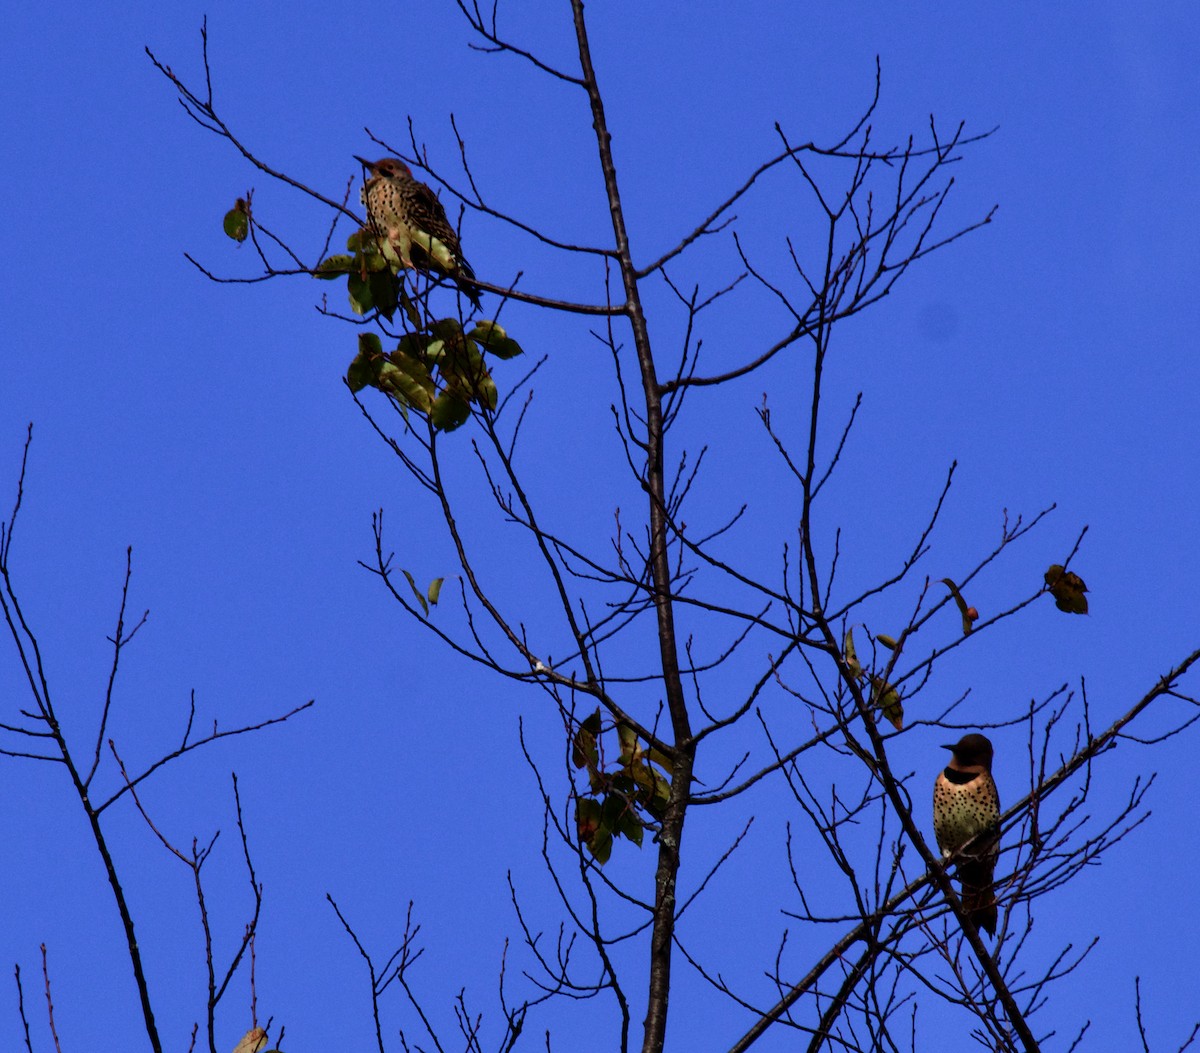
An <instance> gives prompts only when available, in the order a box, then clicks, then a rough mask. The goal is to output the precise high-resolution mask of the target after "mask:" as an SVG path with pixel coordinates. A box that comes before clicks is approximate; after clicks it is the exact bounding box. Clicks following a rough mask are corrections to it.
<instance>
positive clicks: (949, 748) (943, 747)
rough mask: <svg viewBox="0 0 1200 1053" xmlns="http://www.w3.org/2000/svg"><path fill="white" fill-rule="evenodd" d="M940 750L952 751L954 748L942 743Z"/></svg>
mask: <svg viewBox="0 0 1200 1053" xmlns="http://www.w3.org/2000/svg"><path fill="white" fill-rule="evenodd" d="M942 749H944V750H952V749H954V747H953V746H952V745H950V743H948V742H943V743H942Z"/></svg>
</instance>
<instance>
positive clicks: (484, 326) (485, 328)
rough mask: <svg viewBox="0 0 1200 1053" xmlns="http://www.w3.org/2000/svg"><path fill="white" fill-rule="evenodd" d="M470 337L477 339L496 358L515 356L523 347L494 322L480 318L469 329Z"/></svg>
mask: <svg viewBox="0 0 1200 1053" xmlns="http://www.w3.org/2000/svg"><path fill="white" fill-rule="evenodd" d="M470 336H471V339H473V340H477V341H479V343H480V344H482V345H483V347H484V348H485V349H486V350H487V351H488V353H489V354H493V355H495V356H496V357H497V358H516V357H517V355H521V354H524V353H525V352H524V349H523V348H522V347H521V345H520V344H518V343H517V342H516V341H515V340H513V339H512V337H510V336H509V335H508V334H507V333H506V332H505V331H504V330H503V328H501V327H500V326H498V325H497V324H496V323H495V322H491V321H488V320H487V319H481V320H480V321H478V322H476V323H475V328H474V329H472V330H471V333H470Z"/></svg>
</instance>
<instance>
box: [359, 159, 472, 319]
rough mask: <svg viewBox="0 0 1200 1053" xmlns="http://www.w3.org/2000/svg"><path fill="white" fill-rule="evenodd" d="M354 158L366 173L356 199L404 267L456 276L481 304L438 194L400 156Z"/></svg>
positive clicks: (462, 287)
mask: <svg viewBox="0 0 1200 1053" xmlns="http://www.w3.org/2000/svg"><path fill="white" fill-rule="evenodd" d="M354 160H356V161H357V162H359V164H361V165H362V166H363V167H364V168H365V169H367V171H368V172H370V175H369V177H368V178H367V180H366V182H365V183H363V187H362V191H361V192H360V198H361V200H362V203H363V204H364V205H366V206H367V219H368V223H369V225H370V227H371V229H372V230H373V231H374V233H375V235H376V236H377V237H379V238H381V239H383V242H384V244H386V245H390V246H391V248H392V249H393V250H394V252H395V253H396V255H397V256H398V257H399V260H400V263H401V265H402V266H405V267H412V268H414V269H415V270H419V271H426V272H429V271H432V272H433V273H435V274H441V275H444V276H446V277H447V278H452V279H454V281H455V283H456V284H457V285H458V287H459V289H461V290H462V291H463V293H464V294H465V295H466V296H467V298H468V299H469V300H470V301H471V303H472V304H474V305H475V306H476V307H479V288H478V287H477V286H476V285H475V284H474V282H473V281H472V280H471V279H473V278H474V277H475V272H474V271H473V270H472V269H471V265H470V264H469V263H468V262H467V261H466V259H465V258H464V256H463V254H462V247H461V246H460V245H459V243H458V233H457V231H455V229H454V228H453V227H452V226H451V225H450V221H449V220H448V219H447V218H446V210H445V209H444V208H442V203H441V201H439V200H438V196H437V194H435V193H434V192H433V190H431V189H430V188H429V187H427V186H426V185H425V184H424V183H421V182H419V181H418V180H416V179H414V178H413V174H412V170H411V169H410V168H409V167H408V165H406V164H405V163H404V162H403V161H401V160H400V158H398V157H384V158H382V159H380V160H378V161H367V160H366V159H364V158H362V157H359V156H358V155H357V154H355V155H354Z"/></svg>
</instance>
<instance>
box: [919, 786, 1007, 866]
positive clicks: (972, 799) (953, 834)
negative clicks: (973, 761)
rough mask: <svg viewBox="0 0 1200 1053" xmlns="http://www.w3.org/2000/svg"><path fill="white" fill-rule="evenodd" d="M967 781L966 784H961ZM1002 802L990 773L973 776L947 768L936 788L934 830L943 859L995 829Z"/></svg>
mask: <svg viewBox="0 0 1200 1053" xmlns="http://www.w3.org/2000/svg"><path fill="white" fill-rule="evenodd" d="M964 776H965V777H966V781H960V780H962V779H963V778H964ZM999 818H1000V798H999V795H998V794H997V793H996V784H995V782H993V781H992V777H991V776H990V775H989V774H988V773H987V772H979V773H978V774H975V775H971V774H970V773H967V772H960V771H956V770H954V769H953V768H947V769H946V770H945V771H943V772H942V773H941V774H940V775H938V777H937V781H936V782H935V783H934V785H933V830H934V833H935V834H936V835H937V843H938V848H939V849H941V852H942V855H943V857H945V856H949V855H951V854H952V853H954V852H955V851H957V850H958V849H959V848H960V847H962V846H963V845H964V844H966V843H967V842H968V841H970V840H971V839H972V838H973V837H977V836H978V835H980V834H982V833H984V832H985V831H987V830H989V829H991V828H993V827H994V826H995V825H996V823H997V821H998V820H999Z"/></svg>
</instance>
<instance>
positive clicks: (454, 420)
mask: <svg viewBox="0 0 1200 1053" xmlns="http://www.w3.org/2000/svg"><path fill="white" fill-rule="evenodd" d="M470 416H471V407H470V406H468V405H467V403H466V402H464V401H463V400H462V399H461V398H459V396H458V395H456V394H455V393H454V392H452V391H449V390H447V391H443V392H442V393H441V394H440V395H438V397H437V398H436V399H435V400H434V403H433V408H432V409H431V410H430V411H429V420H430V423H432V424H433V426H434V427H435V428H436V429H437V430H438V431H454V429H455V428H458V427H460V426H461V425H463V424H464V423H465V422H466V421H467V419H468V418H469V417H470Z"/></svg>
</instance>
